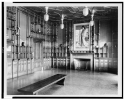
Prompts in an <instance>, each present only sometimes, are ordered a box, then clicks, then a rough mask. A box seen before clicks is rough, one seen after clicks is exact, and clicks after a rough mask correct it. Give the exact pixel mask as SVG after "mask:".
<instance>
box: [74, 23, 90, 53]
mask: <svg viewBox="0 0 125 100" xmlns="http://www.w3.org/2000/svg"><path fill="white" fill-rule="evenodd" d="M90 35H91V34H90V24H89V23H79V24H74V51H89V50H90V41H91V38H90Z"/></svg>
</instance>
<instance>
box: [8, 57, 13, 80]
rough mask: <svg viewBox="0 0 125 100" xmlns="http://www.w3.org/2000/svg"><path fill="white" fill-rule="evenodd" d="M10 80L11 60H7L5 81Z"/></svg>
mask: <svg viewBox="0 0 125 100" xmlns="http://www.w3.org/2000/svg"><path fill="white" fill-rule="evenodd" d="M10 78H12V59H10V60H7V79H10Z"/></svg>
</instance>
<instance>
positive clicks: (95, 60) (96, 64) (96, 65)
mask: <svg viewBox="0 0 125 100" xmlns="http://www.w3.org/2000/svg"><path fill="white" fill-rule="evenodd" d="M94 70H95V71H99V59H94Z"/></svg>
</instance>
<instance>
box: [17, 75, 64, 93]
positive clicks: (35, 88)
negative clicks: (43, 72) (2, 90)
mask: <svg viewBox="0 0 125 100" xmlns="http://www.w3.org/2000/svg"><path fill="white" fill-rule="evenodd" d="M65 76H66V75H64V74H56V75H53V76H51V77H49V78H46V79H43V80H41V81H38V82H36V83H33V84H30V85H28V86H25V87H23V88H20V89H18V91H19V92H22V93H25V94H33V95H36V94H38V92H39V91H41V90H42V89H44V88H46V87H48V86H50V85H53V84H55V83H56V84H58V85H64V80H65Z"/></svg>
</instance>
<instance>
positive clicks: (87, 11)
mask: <svg viewBox="0 0 125 100" xmlns="http://www.w3.org/2000/svg"><path fill="white" fill-rule="evenodd" d="M88 14H89V9H88V7H85V8H84V9H83V15H84V16H87V15H88Z"/></svg>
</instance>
